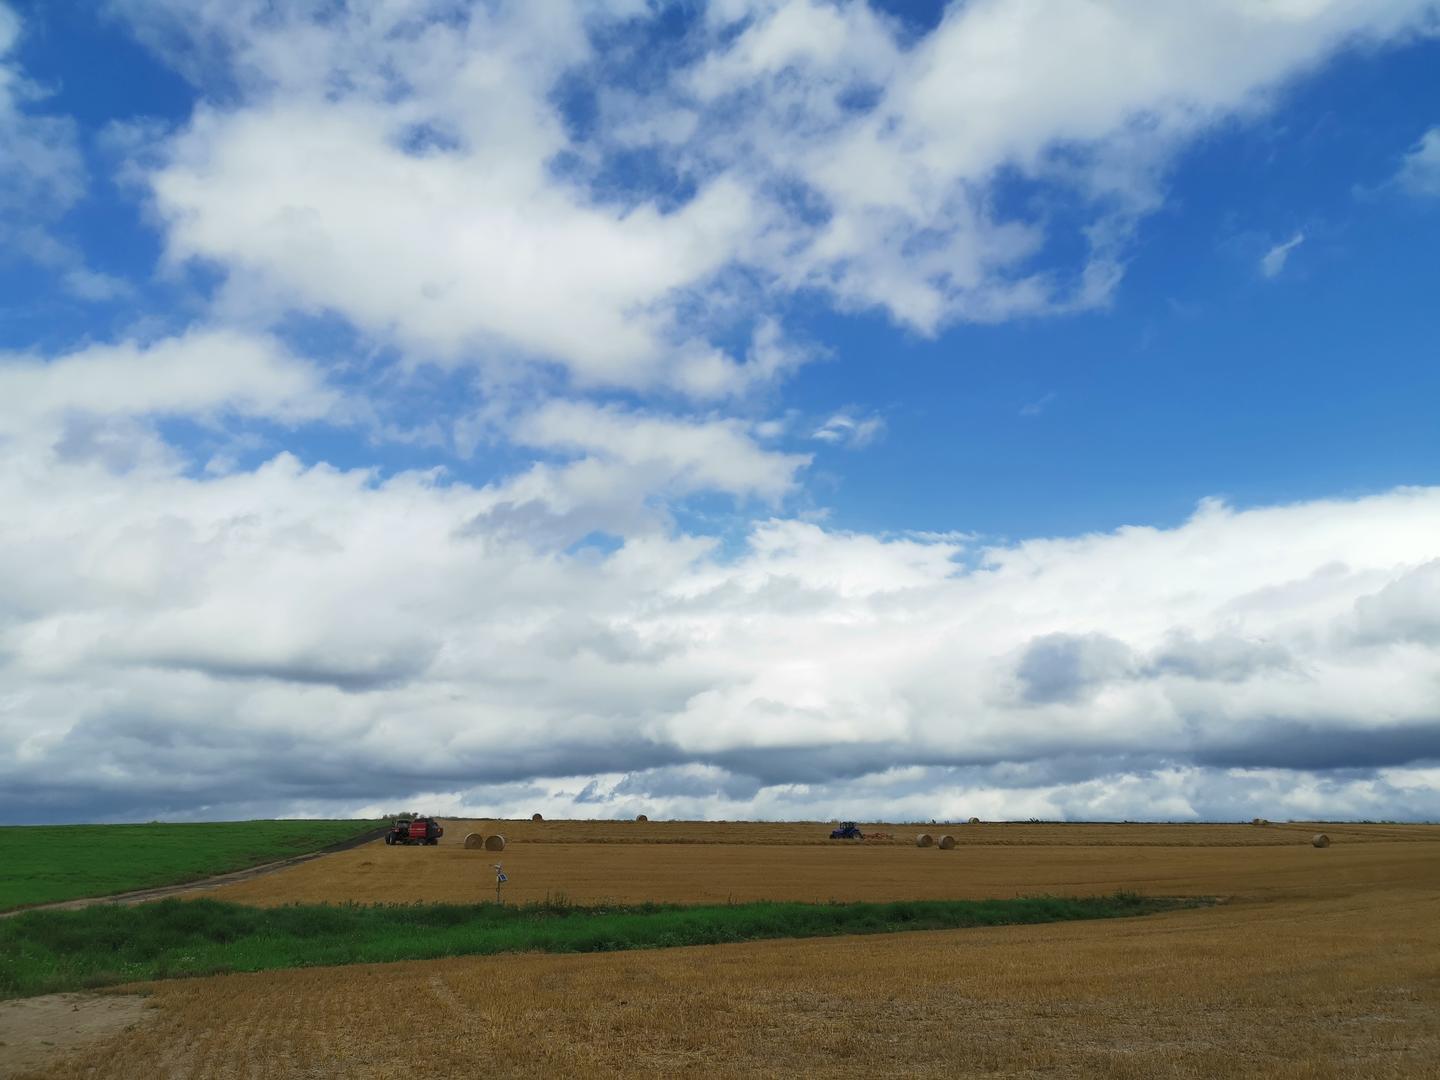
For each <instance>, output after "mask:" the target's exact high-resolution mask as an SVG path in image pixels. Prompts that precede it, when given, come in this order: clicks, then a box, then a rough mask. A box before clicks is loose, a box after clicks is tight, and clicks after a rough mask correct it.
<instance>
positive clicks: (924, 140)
mask: <svg viewBox="0 0 1440 1080" xmlns="http://www.w3.org/2000/svg"><path fill="white" fill-rule="evenodd" d="M114 6H115V7H116V8H117V9H118V10H120V11H121V12H122V13H126V14H128V15H129V17H130V19H131V22H132V25H134V27H135V28H136V31H137V33H139V34H141V35H142V37H144V38H145V39H146V40H148V41H150V42H151V43H152V44H154V45H155V47H156V48H157V49H158V50H159V51H160V52H161V54H162V55H164V56H167V57H172V58H174V62H175V63H176V64H177V65H178V66H180V67H181V68H182V69H185V70H188V71H191V72H192V74H193V76H194V77H195V78H196V79H197V81H198V82H199V84H200V86H201V88H202V90H203V91H204V92H205V93H206V94H207V96H208V98H209V99H210V100H209V101H208V103H206V104H203V105H202V106H201V107H200V108H198V109H197V110H196V112H195V115H194V116H193V118H192V119H191V121H190V122H189V123H188V124H187V125H185V126H184V128H183V130H181V131H179V132H178V133H177V134H176V135H175V136H174V137H173V138H172V139H171V140H169V141H168V143H167V144H166V145H165V146H164V147H163V152H162V154H161V161H160V163H159V164H158V165H157V166H155V167H154V168H153V169H151V170H150V171H149V174H148V176H149V185H150V188H151V191H152V194H153V200H154V205H155V208H156V210H157V212H158V214H159V215H160V217H161V219H162V220H163V221H164V222H165V225H166V231H167V241H168V249H167V250H168V253H169V257H170V258H171V259H172V260H191V259H198V260H203V261H206V262H209V263H211V264H213V265H215V266H218V267H219V268H221V269H222V270H223V271H224V272H225V273H226V275H228V282H229V288H228V291H227V294H226V302H227V304H228V305H229V307H228V310H239V311H245V312H248V313H250V314H252V315H253V314H254V313H255V312H257V311H259V312H266V311H269V312H270V313H272V314H277V313H278V312H281V311H283V310H286V309H287V308H289V307H292V306H300V307H303V308H306V309H313V308H319V309H324V310H330V311H335V312H339V313H341V314H342V315H344V316H345V317H346V318H347V319H349V320H350V321H351V322H353V323H354V324H356V325H357V326H360V327H362V328H364V329H365V330H366V331H367V332H369V333H370V334H373V335H375V336H377V337H380V338H383V339H386V340H392V341H396V342H399V343H401V344H402V345H404V346H405V347H407V348H410V349H414V350H419V351H421V352H423V353H425V354H427V355H430V356H432V357H437V358H441V359H445V360H447V361H448V362H463V361H478V362H483V363H487V364H491V365H495V364H512V363H515V362H522V363H523V362H526V361H539V362H541V363H544V364H554V365H558V366H560V367H561V368H562V369H563V370H565V371H566V372H568V373H569V375H570V376H571V377H572V378H573V379H574V380H576V382H577V384H578V385H581V386H585V385H610V386H625V387H642V388H649V387H668V388H671V389H676V390H679V391H681V392H683V393H686V394H690V395H692V396H696V397H715V396H722V395H725V394H729V393H734V392H737V391H739V390H743V389H745V388H746V387H748V386H751V385H754V384H755V383H757V382H764V381H766V380H768V379H772V378H774V377H775V376H776V375H778V374H781V373H783V372H784V371H786V370H788V369H789V368H791V367H793V366H794V363H795V362H798V360H800V359H803V357H802V356H799V355H796V354H792V355H791V356H790V357H789V359H788V360H787V361H786V362H778V363H774V362H766V361H765V360H763V359H756V358H749V359H747V358H744V357H739V356H735V355H732V354H731V352H729V351H727V349H725V348H723V347H721V346H720V345H718V344H717V342H720V341H722V340H727V338H728V336H733V330H734V324H735V323H736V322H737V321H738V322H740V323H745V322H746V321H748V320H752V319H753V318H754V317H755V316H754V312H755V311H756V309H757V308H759V309H761V310H762V312H763V308H764V306H765V305H764V303H763V299H764V297H765V295H766V292H765V291H763V290H756V288H755V286H756V285H757V284H759V285H762V286H764V287H765V289H767V290H770V291H771V294H772V295H773V294H775V293H781V294H783V293H784V292H786V291H793V290H801V289H806V290H817V291H818V292H819V293H821V294H822V295H826V296H828V297H830V299H831V301H832V302H833V303H835V304H836V305H838V306H840V307H843V308H853V307H860V308H876V309H880V310H883V311H885V312H887V313H888V314H889V315H890V316H891V317H892V318H894V319H895V320H897V321H899V322H901V323H903V324H905V325H907V326H910V327H912V328H915V329H917V330H919V331H921V332H924V333H932V332H934V331H936V330H937V329H938V328H939V327H941V326H943V325H944V324H946V323H947V322H951V321H954V320H956V319H973V320H981V321H993V320H999V319H1004V318H1008V317H1011V316H1015V315H1019V314H1034V313H1045V312H1059V311H1069V310H1075V309H1077V308H1085V307H1092V306H1095V305H1098V304H1103V303H1105V302H1106V301H1107V299H1108V297H1109V295H1110V293H1111V291H1112V290H1113V288H1114V286H1115V284H1116V282H1117V281H1118V280H1119V279H1120V275H1121V267H1122V264H1123V259H1124V253H1125V249H1126V245H1127V243H1128V240H1129V237H1130V235H1131V232H1132V231H1133V227H1134V224H1135V222H1136V221H1137V220H1138V219H1139V218H1140V217H1141V216H1143V215H1144V214H1145V213H1147V212H1149V211H1151V210H1153V209H1154V208H1155V207H1156V206H1157V205H1159V203H1160V202H1161V201H1162V193H1163V176H1164V172H1165V168H1166V165H1167V163H1168V161H1169V160H1170V158H1171V157H1172V156H1173V154H1174V153H1175V151H1176V150H1177V149H1178V148H1179V147H1180V146H1181V145H1183V143H1184V142H1185V140H1187V139H1189V138H1191V137H1193V136H1194V135H1195V134H1196V133H1198V132H1200V131H1203V130H1204V129H1205V128H1206V127H1207V126H1209V125H1212V124H1214V123H1216V122H1218V121H1219V120H1221V119H1223V118H1225V117H1227V116H1233V115H1235V114H1237V113H1239V114H1245V113H1253V112H1255V111H1258V110H1260V109H1263V108H1264V107H1265V106H1266V104H1267V102H1268V100H1269V99H1270V97H1271V96H1273V92H1274V91H1275V89H1276V88H1278V87H1280V86H1282V85H1283V84H1284V83H1285V82H1286V81H1287V80H1289V79H1291V78H1293V77H1294V76H1296V75H1297V74H1299V73H1301V72H1303V71H1306V70H1308V69H1309V68H1311V67H1313V66H1314V65H1315V64H1316V63H1318V62H1320V61H1322V60H1323V59H1324V58H1325V57H1327V56H1328V55H1330V54H1331V53H1333V52H1334V51H1336V50H1337V49H1339V48H1341V47H1343V46H1345V45H1346V44H1350V43H1353V42H1355V41H1357V40H1375V41H1379V40H1386V39H1389V38H1393V37H1396V36H1399V35H1403V34H1405V33H1406V32H1408V31H1411V30H1413V29H1414V28H1415V27H1417V26H1420V25H1422V24H1423V23H1424V22H1425V20H1426V19H1427V18H1428V17H1430V15H1431V13H1432V9H1431V5H1430V4H1429V3H1427V2H1426V0H1386V2H1384V3H1368V4H1358V3H1354V2H1352V0H1303V2H1297V3H1288V4H1284V5H1268V6H1256V5H1254V4H1250V3H1244V2H1241V0H1224V2H1219V3H1212V4H1205V5H1199V6H1196V5H1190V6H1187V7H1184V8H1183V9H1182V8H1165V7H1157V6H1155V5H1153V4H1144V3H1136V2H1132V0H1105V2H1097V3H1087V4H1070V5H1065V6H1064V7H1063V9H1062V10H1058V11H1057V10H1056V9H1054V8H1053V6H1051V5H1046V4H1040V3H1035V2H1031V0H984V2H978V3H968V4H957V5H953V6H952V7H950V8H949V9H948V10H947V11H946V13H945V15H944V17H943V18H942V20H941V21H940V24H939V26H938V27H936V28H935V29H934V30H933V31H932V32H930V33H927V34H923V35H920V36H918V37H916V36H915V35H914V34H913V33H912V32H911V31H909V30H908V29H907V28H905V27H904V26H903V25H901V24H900V23H898V22H896V21H894V20H892V19H889V18H887V17H886V16H884V15H882V14H880V13H878V12H877V11H875V10H874V9H872V8H871V7H870V6H869V5H867V4H860V3H852V4H841V5H834V4H828V3H819V2H817V0H785V2H765V3H744V4H733V3H717V4H714V5H712V6H710V7H708V8H707V9H706V10H705V13H704V16H703V18H701V19H700V20H699V21H698V25H697V26H696V28H695V30H694V32H693V34H692V35H691V41H690V44H691V45H692V46H693V47H690V48H687V49H685V50H675V51H674V53H673V55H672V58H671V59H669V60H667V61H656V64H657V65H658V67H657V68H654V69H652V68H646V78H645V79H644V80H634V79H627V78H626V77H625V75H626V73H627V72H631V68H630V67H627V63H630V64H633V63H634V60H633V57H632V58H631V60H629V61H627V60H626V59H625V57H627V56H629V55H630V54H628V53H626V52H625V51H624V50H619V51H616V50H608V51H607V50H601V49H597V48H596V46H595V45H594V40H595V37H596V35H597V34H605V33H610V34H612V35H613V34H614V33H615V28H616V27H617V26H619V25H622V22H623V24H624V25H626V26H628V27H630V28H632V29H633V28H634V26H635V25H637V24H636V23H635V22H634V20H636V19H637V18H638V19H642V20H643V19H646V18H653V13H650V12H648V10H647V9H645V8H644V7H642V6H639V5H635V4H628V3H615V4H597V5H574V6H566V5H560V6H552V5H533V4H513V5H511V4H502V5H485V6H478V7H471V8H465V9H462V10H454V9H451V8H448V7H446V8H443V10H442V9H437V8H435V7H434V6H433V5H429V4H424V3H418V2H410V0H407V2H403V3H395V4H386V5H382V6H356V7H346V8H344V9H341V10H339V11H337V10H335V9H333V8H332V7H331V6H329V5H319V4H314V3H309V2H302V0H293V2H291V3H288V4H282V5H274V4H268V3H266V4H261V3H259V2H258V0H248V2H244V3H223V4H222V3H216V2H206V3H201V4H198V5H197V4H194V3H189V2H186V3H183V4H182V3H179V0H162V2H158V3H152V2H145V3H139V2H136V0H115V2H114ZM625 20H629V21H628V22H625ZM1116 56H1121V57H1125V58H1126V60H1125V62H1124V63H1121V64H1117V63H1115V62H1114V60H1113V58H1114V57H1116ZM567 80H569V81H567ZM637 86H638V87H642V89H637ZM576 87H583V88H584V89H585V91H587V92H588V94H589V99H590V100H592V101H593V102H594V106H593V108H590V109H588V110H587V112H586V113H585V119H584V120H583V122H582V121H578V120H576V118H575V117H574V116H572V115H570V114H567V113H566V112H565V110H564V109H563V107H562V105H561V104H560V103H561V102H562V101H564V100H565V99H566V94H567V93H568V92H569V90H573V89H574V88H576ZM567 88H568V89H567ZM222 102H223V104H222ZM637 156H638V157H637ZM637 159H643V160H646V161H648V162H650V164H649V166H648V167H646V168H640V169H637V168H635V167H633V162H634V161H635V160H637ZM617 162H630V163H631V164H630V165H627V166H625V167H623V168H622V167H621V166H620V165H618V164H617ZM1007 192H1009V193H1011V194H1014V193H1016V192H1021V193H1024V192H1030V193H1033V194H1035V195H1043V197H1041V198H1033V199H1026V200H1023V201H1022V203H1020V204H1019V205H1023V206H1028V207H1029V209H1022V210H1016V211H1010V212H1007V213H1001V212H999V211H997V209H996V206H997V205H999V204H1000V203H1007V204H1015V200H1014V199H1005V198H1002V196H1004V195H1005V194H1006V193H1007ZM1045 207H1069V208H1071V209H1073V211H1074V212H1073V213H1066V214H1063V215H1062V214H1056V213H1051V212H1048V211H1047V210H1045V209H1044V208H1045ZM1061 218H1064V219H1065V220H1068V221H1072V222H1074V223H1075V224H1074V225H1071V226H1062V225H1061V224H1059V220H1060V219H1061ZM1067 230H1074V233H1073V235H1070V234H1069V233H1068V232H1067ZM1077 240H1078V241H1079V243H1078V244H1077V243H1075V242H1074V241H1077ZM1057 245H1058V247H1064V248H1066V249H1067V250H1069V249H1074V250H1080V251H1081V252H1082V254H1081V255H1080V256H1079V258H1078V260H1075V259H1070V258H1069V257H1068V256H1067V257H1066V258H1063V259H1056V258H1048V259H1046V258H1042V257H1043V256H1045V255H1046V254H1047V253H1051V254H1053V253H1054V252H1055V251H1056V250H1058V247H1057ZM737 299H744V300H746V301H747V303H737V302H736V300H737Z"/></svg>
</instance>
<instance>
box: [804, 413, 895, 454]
mask: <svg viewBox="0 0 1440 1080" xmlns="http://www.w3.org/2000/svg"><path fill="white" fill-rule="evenodd" d="M884 433H885V418H884V417H883V416H867V417H863V418H861V417H855V416H851V415H850V413H848V412H838V413H836V414H835V415H834V416H832V417H830V418H829V419H828V420H826V421H825V422H824V423H823V424H821V425H820V426H819V427H818V428H816V429H815V430H814V431H813V432H811V434H810V438H812V439H815V440H817V441H819V442H823V443H829V444H830V445H832V446H848V447H850V448H851V449H856V450H858V449H860V448H861V447H864V446H869V445H870V444H871V443H872V442H874V441H875V440H876V439H878V438H879V437H880V436H881V435H883V434H884Z"/></svg>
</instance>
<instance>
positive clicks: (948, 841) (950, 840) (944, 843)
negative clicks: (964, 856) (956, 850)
mask: <svg viewBox="0 0 1440 1080" xmlns="http://www.w3.org/2000/svg"><path fill="white" fill-rule="evenodd" d="M954 846H955V838H954V837H953V836H949V835H946V836H942V837H940V842H939V843H938V844H937V845H936V847H938V848H939V849H940V850H941V851H949V850H950V849H951V848H953V847H954Z"/></svg>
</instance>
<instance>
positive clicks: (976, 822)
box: [970, 817, 980, 825]
mask: <svg viewBox="0 0 1440 1080" xmlns="http://www.w3.org/2000/svg"><path fill="white" fill-rule="evenodd" d="M970 824H971V825H979V824H980V819H979V818H978V817H972V818H971V819H970Z"/></svg>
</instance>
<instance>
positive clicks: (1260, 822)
mask: <svg viewBox="0 0 1440 1080" xmlns="http://www.w3.org/2000/svg"><path fill="white" fill-rule="evenodd" d="M1250 824H1251V825H1269V824H1270V822H1268V821H1266V820H1265V819H1264V818H1263V817H1257V818H1256V819H1255V820H1254V821H1252V822H1250Z"/></svg>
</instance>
